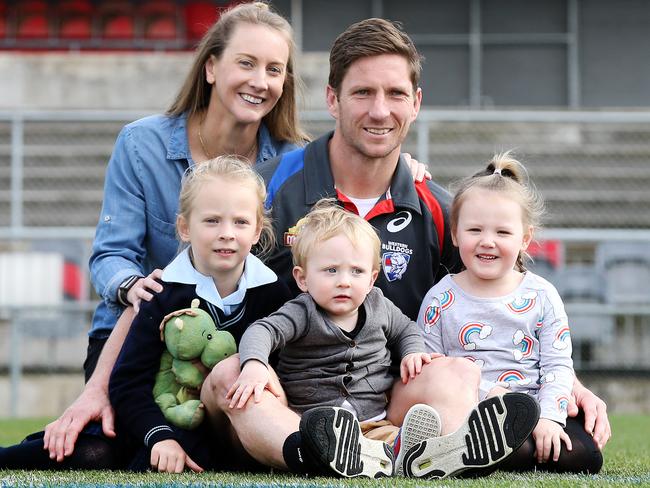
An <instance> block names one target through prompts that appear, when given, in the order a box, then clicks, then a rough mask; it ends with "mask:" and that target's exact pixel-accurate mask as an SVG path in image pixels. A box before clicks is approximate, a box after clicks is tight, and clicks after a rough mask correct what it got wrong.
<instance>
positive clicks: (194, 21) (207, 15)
mask: <svg viewBox="0 0 650 488" xmlns="http://www.w3.org/2000/svg"><path fill="white" fill-rule="evenodd" d="M218 18H219V10H218V9H217V7H216V5H215V4H214V2H209V1H201V0H190V1H188V2H187V4H186V5H185V32H186V34H187V39H188V40H189V41H197V40H199V39H201V37H202V36H203V34H205V31H206V30H208V27H210V25H212V24H213V23H214V22H215V21H216V20H217V19H218Z"/></svg>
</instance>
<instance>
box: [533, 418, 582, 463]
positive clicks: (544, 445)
mask: <svg viewBox="0 0 650 488" xmlns="http://www.w3.org/2000/svg"><path fill="white" fill-rule="evenodd" d="M533 439H535V457H536V458H537V462H538V463H546V462H548V460H549V457H550V456H551V448H553V461H556V462H557V460H558V459H560V452H561V451H562V442H564V444H565V445H566V448H567V450H568V451H571V450H572V449H573V446H572V445H571V439H570V438H569V435H568V434H567V433H566V432H564V429H563V428H562V426H561V425H560V424H558V423H557V422H554V421H553V420H550V419H539V421H538V422H537V426H536V427H535V430H533Z"/></svg>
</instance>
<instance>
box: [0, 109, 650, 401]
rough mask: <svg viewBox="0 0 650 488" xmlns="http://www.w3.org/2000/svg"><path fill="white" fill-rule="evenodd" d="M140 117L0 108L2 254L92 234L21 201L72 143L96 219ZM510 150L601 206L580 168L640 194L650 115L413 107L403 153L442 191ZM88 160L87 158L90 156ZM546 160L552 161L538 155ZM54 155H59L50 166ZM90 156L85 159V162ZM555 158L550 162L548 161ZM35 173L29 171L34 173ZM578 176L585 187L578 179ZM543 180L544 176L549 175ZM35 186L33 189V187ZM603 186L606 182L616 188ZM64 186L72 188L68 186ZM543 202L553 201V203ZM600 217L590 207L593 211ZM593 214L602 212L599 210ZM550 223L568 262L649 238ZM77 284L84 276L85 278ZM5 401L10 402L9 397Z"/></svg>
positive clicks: (16, 317)
mask: <svg viewBox="0 0 650 488" xmlns="http://www.w3.org/2000/svg"><path fill="white" fill-rule="evenodd" d="M145 115H149V114H148V113H145V112H142V111H16V112H7V111H0V210H1V211H2V212H5V211H6V212H7V214H6V215H5V216H4V217H3V216H1V215H0V250H2V248H5V250H12V249H16V248H20V249H29V247H30V246H32V245H37V244H38V243H39V242H40V241H50V240H65V241H68V240H70V241H83V242H84V245H85V246H86V248H87V247H88V246H89V245H90V242H91V241H92V238H93V235H94V222H93V223H88V222H84V223H78V222H74V221H73V222H70V221H65V222H62V223H61V222H60V223H55V224H54V225H46V224H43V223H37V224H35V223H34V221H38V222H46V223H47V222H49V221H55V222H56V218H57V214H56V213H57V212H58V213H61V212H60V211H58V210H56V209H57V208H58V207H57V205H61V202H59V201H52V202H47V201H45V202H39V203H40V204H41V206H35V205H33V202H31V200H30V198H33V195H37V194H38V193H39V191H41V189H42V190H43V193H46V191H49V190H50V187H53V186H55V181H54V180H55V178H54V176H57V173H61V168H63V167H65V166H66V164H67V160H66V158H67V157H68V155H69V154H74V151H75V147H77V146H76V145H80V146H79V147H82V149H83V150H81V151H80V153H81V154H82V156H81V157H80V158H77V159H79V160H80V162H79V161H77V160H75V158H74V157H70V164H71V165H74V164H77V165H78V167H79V168H84V167H90V166H91V164H94V165H95V166H94V170H93V171H95V173H96V174H99V175H101V176H100V177H97V176H95V177H94V179H92V180H88V181H82V182H81V183H77V184H78V185H81V189H82V190H84V191H85V190H87V189H88V188H91V187H92V189H93V192H94V193H92V194H91V195H90V197H89V199H90V200H88V204H87V206H88V207H89V212H90V213H91V214H92V215H93V218H94V219H96V216H97V215H98V212H99V205H100V204H101V197H100V198H99V199H95V200H96V201H95V200H93V198H95V197H94V195H96V194H101V189H102V187H101V183H102V180H103V171H104V167H105V164H106V162H107V161H108V157H109V156H110V151H111V148H112V144H113V142H114V139H115V136H116V134H117V131H118V130H119V127H120V126H121V125H122V124H124V123H127V122H129V121H132V120H135V119H138V118H140V117H142V116H145ZM301 118H302V120H303V121H304V123H305V125H306V126H307V128H308V129H309V130H310V131H311V132H312V134H313V135H319V134H321V133H323V132H324V131H325V130H329V129H331V128H332V127H333V125H334V124H333V121H332V118H331V116H330V115H329V113H328V112H326V111H307V112H303V113H302V115H301ZM69 123H72V124H75V123H76V124H81V127H82V128H83V129H84V130H86V129H87V127H91V128H92V127H93V124H98V129H97V131H96V133H93V134H92V137H91V138H90V139H89V140H88V141H86V142H84V141H83V140H82V139H83V137H81V136H76V135H74V129H73V130H72V132H70V131H68V132H65V133H63V135H57V136H55V137H54V136H53V137H54V139H53V140H50V138H49V134H50V132H52V133H54V132H56V131H57V130H59V129H60V128H61V126H63V125H65V124H69ZM107 123H108V124H113V125H112V126H110V127H109V128H108V129H107V128H105V127H104V126H103V125H102V124H107ZM590 126H596V127H597V130H596V131H591V129H590V128H589V127H590ZM511 141H514V142H511ZM549 141H550V142H549ZM513 145H515V146H517V147H518V149H519V150H520V151H524V152H525V154H528V155H532V156H531V159H532V163H533V164H532V165H531V166H530V172H531V176H532V177H533V179H534V180H535V181H537V180H538V177H539V180H540V181H542V183H543V185H546V186H545V188H544V189H545V190H546V191H547V192H548V193H549V194H551V193H552V192H550V191H549V189H551V190H552V189H553V187H554V185H557V187H558V188H560V189H561V190H558V191H557V192H556V193H561V192H562V191H564V189H565V188H567V180H570V179H571V178H573V176H571V175H569V176H567V175H566V174H565V173H561V171H563V170H565V169H566V167H574V166H575V168H578V169H577V170H576V171H575V172H574V173H576V174H577V175H578V176H577V177H575V179H574V180H572V181H570V182H569V183H570V184H575V185H576V186H581V185H582V186H586V187H587V188H586V190H589V191H590V192H591V193H596V195H597V196H598V195H599V194H602V195H603V198H602V200H606V198H604V196H605V194H606V193H607V192H606V190H603V189H602V188H599V187H597V186H596V185H597V184H598V183H597V182H594V181H595V180H589V179H588V178H589V177H590V176H589V174H588V173H589V171H587V169H590V168H591V167H592V166H593V168H594V172H595V173H598V172H600V173H599V174H601V173H602V174H604V175H605V176H603V178H604V181H606V182H607V181H608V174H609V175H610V176H611V178H612V179H614V178H616V177H618V176H620V175H623V174H624V173H625V174H626V171H627V173H630V175H631V177H630V178H628V179H627V180H625V181H623V182H622V183H621V185H631V186H622V187H621V189H619V190H617V191H618V193H622V194H623V195H624V196H625V195H626V194H629V195H635V194H636V193H635V192H638V191H639V188H640V189H641V190H642V192H644V193H647V186H646V182H650V112H645V111H644V112H598V111H582V112H577V111H487V110H486V111H476V110H422V111H421V112H420V114H419V116H418V118H417V120H416V122H415V123H414V126H413V127H412V128H411V131H410V134H409V137H408V139H407V141H406V142H405V144H404V148H405V149H406V150H408V151H410V152H411V153H412V154H414V155H415V156H416V157H417V158H418V159H419V160H420V161H423V162H428V163H429V168H430V170H431V173H432V174H433V175H434V179H436V180H437V181H440V182H441V183H443V184H445V185H447V184H448V183H449V182H450V181H452V180H453V179H455V178H457V177H459V176H465V175H467V174H471V173H470V171H472V170H475V169H477V168H480V167H481V165H482V164H483V163H482V161H485V160H487V159H488V158H489V157H490V155H491V151H493V150H495V149H501V148H504V149H508V148H511V147H512V146H513ZM619 146H620V147H619ZM62 148H64V149H62ZM94 148H98V149H97V150H96V151H95V152H96V154H95V153H94V152H93V151H94ZM57 151H58V156H57ZM616 151H619V152H618V153H617V152H616ZM49 152H52V154H53V157H52V158H49V157H48V153H49ZM89 154H90V155H91V156H93V155H94V156H93V157H90V156H88V155H89ZM548 154H551V156H552V157H547V156H548ZM56 157H58V158H59V159H58V160H57V159H56ZM91 159H93V161H94V163H92V162H91V161H90V160H91ZM556 159H557V160H559V162H555V160H556ZM567 161H568V162H567ZM573 163H575V164H573ZM84 165H85V166H84ZM553 165H555V166H553ZM581 165H582V166H581ZM527 166H528V165H527ZM35 167H36V169H37V170H38V171H35V169H34V168H35ZM50 167H51V168H52V169H51V171H52V173H51V176H52V177H51V178H50V177H48V173H47V171H45V177H43V176H36V177H34V176H32V175H31V174H32V173H38V174H41V173H43V171H44V169H43V168H45V170H47V168H50ZM583 170H584V173H585V174H584V175H582V176H584V181H583V179H582V177H581V172H582V171H583ZM596 170H598V171H596ZM75 171H76V170H75ZM75 171H73V173H74V172H75ZM554 172H557V173H558V176H557V177H555V179H553V173H554ZM548 174H550V175H551V177H548V176H547V175H548ZM38 178H41V180H43V181H42V182H41V183H33V181H32V180H37V179H38ZM621 178H622V176H621ZM63 179H65V177H64V178H63ZM71 179H72V177H71ZM619 179H620V178H619ZM39 181H40V180H39ZM621 181H622V180H621ZM38 184H41V185H42V186H40V187H39V186H38ZM611 184H612V185H614V184H615V182H612V183H611ZM637 184H638V185H640V187H639V188H637V187H636V186H634V185H637ZM30 185H31V186H30ZM66 188H67V187H62V189H60V190H59V195H63V196H65V193H66V191H69V190H66ZM72 188H73V189H72V191H74V187H72ZM586 190H585V191H586ZM631 200H634V199H631ZM637 200H638V201H637V203H636V205H637V206H634V201H633V202H632V203H630V205H632V206H630V207H629V208H630V209H631V210H628V211H629V212H632V213H633V214H637V215H639V216H643V215H645V214H646V213H649V214H650V212H646V207H645V206H644V205H646V203H645V200H644V199H643V198H638V199H637ZM649 201H650V200H649ZM551 203H553V201H552V199H551ZM628 203H629V202H623V203H620V204H619V203H617V202H613V203H610V204H609V205H610V206H611V207H617V206H622V205H623V204H625V205H627V204H628ZM570 204H571V202H569V203H566V204H565V205H566V207H567V208H568V207H569V206H570ZM84 205H85V204H84ZM559 205H560V207H559V210H558V208H557V207H556V209H555V213H562V212H563V207H562V205H564V204H563V203H562V201H560V204H559ZM590 205H591V204H590V203H589V202H587V205H586V206H585V207H584V211H585V212H587V211H590ZM581 208H582V207H578V209H577V212H578V214H577V215H580V214H579V212H580V211H581ZM626 208H627V207H626ZM52 209H54V212H55V214H50V213H48V212H52V211H53V210H52ZM614 210H615V208H614ZM39 211H40V212H43V213H44V217H43V218H36V219H34V218H33V215H34V212H39ZM600 211H601V210H598V209H597V210H596V212H600ZM602 211H603V212H606V211H607V209H606V210H602ZM567 213H569V211H568V210H567ZM557 222H559V223H560V224H562V225H556V226H553V225H551V226H549V227H548V228H544V229H543V230H542V231H541V232H540V234H539V236H538V237H540V238H541V239H547V240H559V241H561V242H562V243H563V245H564V247H565V249H566V256H565V258H566V260H567V261H571V260H576V261H583V260H586V261H589V260H593V252H594V249H595V247H596V246H597V245H598V243H600V242H603V241H642V242H650V225H645V224H643V221H641V222H642V223H641V224H638V225H636V226H627V227H622V226H615V227H613V226H612V227H606V226H605V227H603V226H599V227H590V226H589V225H586V224H584V225H583V224H581V220H580V219H578V220H577V221H576V224H575V225H565V224H563V223H562V221H561V220H558V221H557ZM585 222H587V221H586V220H585ZM614 222H615V223H616V221H614ZM86 262H87V256H82V257H81V260H80V265H81V266H82V267H83V269H85V266H86V264H85V263H86ZM592 262H593V261H592ZM85 278H86V280H87V276H86V277H85ZM649 302H650V297H649ZM95 305H96V302H94V301H92V297H90V292H88V291H87V293H86V295H85V296H83V297H82V301H80V302H64V303H62V305H61V306H60V307H55V309H52V307H49V308H48V309H47V310H46V309H44V308H43V309H41V308H38V307H36V308H34V307H32V310H31V311H30V312H29V313H30V314H32V315H33V314H34V313H35V312H39V313H44V314H45V315H47V314H48V313H50V314H51V313H54V314H55V315H56V314H59V315H65V314H69V313H72V314H74V313H76V314H88V313H89V312H91V311H92V309H93V308H94V306H95ZM567 311H568V312H569V314H570V315H571V314H582V315H586V316H589V315H592V316H599V315H607V316H609V317H612V319H613V320H615V321H616V320H618V321H619V322H620V324H619V325H616V327H617V331H619V332H621V333H627V332H626V331H630V330H631V329H632V328H633V327H634V326H633V325H631V322H630V320H632V319H631V318H630V317H635V316H638V317H641V318H642V323H644V324H645V323H647V322H648V321H649V320H650V304H638V305H635V306H634V307H630V306H625V307H620V306H616V305H614V304H609V303H595V304H593V303H568V304H567ZM25 313H26V311H24V310H21V309H20V308H17V307H5V309H4V310H0V320H2V319H3V318H4V319H5V320H8V323H10V324H11V325H10V327H11V329H10V330H11V332H10V334H11V335H10V341H9V344H8V345H7V346H8V347H9V352H10V354H9V363H10V371H11V373H10V374H11V388H12V392H15V391H16V389H17V388H18V386H17V385H18V383H19V382H20V372H21V370H22V365H23V359H24V358H23V357H22V356H21V353H20V350H21V347H20V344H21V342H22V341H23V340H24V338H25V336H26V329H25V328H24V326H23V325H22V324H24V323H25V320H24V319H25ZM3 314H4V315H3ZM620 317H622V319H621V320H619V318H620ZM617 324H618V322H617ZM643 328H644V329H648V331H646V332H645V333H646V334H648V333H649V331H650V327H645V326H644V327H643ZM631 333H632V334H634V333H636V332H631ZM62 335H65V334H62ZM626 340H628V339H626ZM607 347H609V348H610V349H611V350H616V349H617V346H616V345H615V344H614V345H612V344H609V345H608V346H607ZM578 359H580V358H578ZM579 364H580V361H578V362H577V365H579ZM584 364H586V363H584ZM597 365H598V363H596V366H597ZM639 367H641V368H645V370H648V369H650V366H649V365H648V364H645V363H642V362H639ZM11 398H12V399H13V398H17V395H14V394H13V393H12V395H11ZM11 401H12V402H15V400H11ZM16 408H17V406H16V404H15V403H12V404H11V407H10V410H11V412H12V414H14V413H15V412H16Z"/></svg>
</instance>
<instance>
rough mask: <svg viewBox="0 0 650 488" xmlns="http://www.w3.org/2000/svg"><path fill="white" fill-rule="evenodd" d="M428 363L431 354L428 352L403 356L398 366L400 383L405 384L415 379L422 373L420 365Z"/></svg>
mask: <svg viewBox="0 0 650 488" xmlns="http://www.w3.org/2000/svg"><path fill="white" fill-rule="evenodd" d="M430 362H431V354H429V353H428V352H412V353H411V354H407V355H406V356H404V357H403V358H402V362H401V363H400V365H399V371H400V376H401V377H402V383H404V384H406V383H408V381H409V380H410V379H411V380H412V379H413V378H415V377H416V376H417V375H419V374H420V372H421V371H422V365H423V364H429V363H430Z"/></svg>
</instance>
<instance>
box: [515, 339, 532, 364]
mask: <svg viewBox="0 0 650 488" xmlns="http://www.w3.org/2000/svg"><path fill="white" fill-rule="evenodd" d="M518 345H519V350H518V351H516V352H518V353H519V354H515V359H516V360H517V361H519V360H521V359H523V358H528V357H530V355H531V354H532V353H533V346H534V345H535V343H534V341H533V339H532V338H531V337H529V336H526V335H525V336H524V337H523V338H522V339H521V342H519V344H518Z"/></svg>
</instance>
